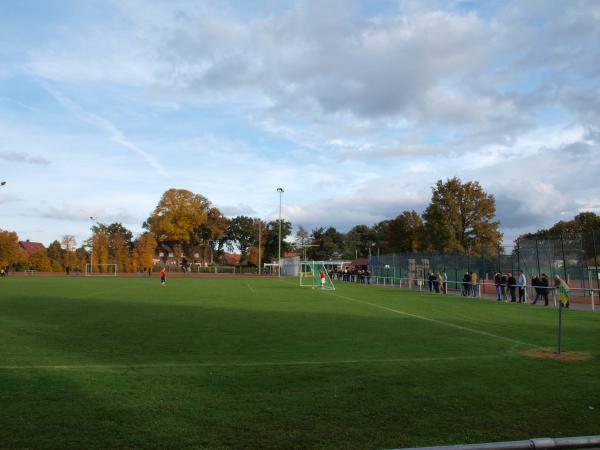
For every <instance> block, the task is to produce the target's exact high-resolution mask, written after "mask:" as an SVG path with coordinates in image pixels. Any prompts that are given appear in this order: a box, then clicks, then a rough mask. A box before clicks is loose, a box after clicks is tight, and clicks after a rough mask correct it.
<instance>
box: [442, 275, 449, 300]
mask: <svg viewBox="0 0 600 450" xmlns="http://www.w3.org/2000/svg"><path fill="white" fill-rule="evenodd" d="M442 291H443V292H444V294H447V293H448V274H447V273H446V271H445V270H444V271H443V272H442Z"/></svg>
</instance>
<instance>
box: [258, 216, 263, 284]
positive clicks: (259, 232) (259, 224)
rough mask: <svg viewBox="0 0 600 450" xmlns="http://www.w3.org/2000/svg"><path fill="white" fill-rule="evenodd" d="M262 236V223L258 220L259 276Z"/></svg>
mask: <svg viewBox="0 0 600 450" xmlns="http://www.w3.org/2000/svg"><path fill="white" fill-rule="evenodd" d="M261 234H262V221H261V220H260V219H258V274H259V275H260V265H261V262H262V261H261V258H260V256H261V255H260V244H261V237H260V235H261Z"/></svg>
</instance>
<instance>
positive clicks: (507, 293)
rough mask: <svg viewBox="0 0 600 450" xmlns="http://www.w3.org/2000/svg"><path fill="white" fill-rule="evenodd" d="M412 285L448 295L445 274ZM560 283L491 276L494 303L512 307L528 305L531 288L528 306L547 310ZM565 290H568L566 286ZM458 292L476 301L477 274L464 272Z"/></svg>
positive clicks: (357, 274)
mask: <svg viewBox="0 0 600 450" xmlns="http://www.w3.org/2000/svg"><path fill="white" fill-rule="evenodd" d="M329 276H330V277H331V279H332V280H339V281H348V282H352V283H361V284H374V277H372V276H371V273H370V271H369V269H368V267H367V266H357V267H346V268H344V269H337V268H334V269H332V270H330V271H329ZM415 281H417V284H418V283H421V282H422V281H424V282H426V283H427V287H428V288H429V291H430V292H436V293H441V294H447V293H448V275H447V274H446V271H445V270H442V271H439V272H433V271H429V273H428V275H427V277H426V278H425V279H424V280H415ZM561 283H562V284H564V285H565V286H566V282H565V281H563V280H562V279H561V278H560V277H559V276H558V275H556V276H555V279H554V284H553V285H552V286H551V283H550V278H549V277H548V275H546V274H545V273H542V274H541V275H535V276H533V277H532V278H531V284H530V285H528V284H527V277H526V276H525V274H524V273H523V272H522V271H520V270H519V271H517V272H516V274H513V273H511V272H496V273H495V274H494V285H495V288H496V300H497V301H505V302H511V303H527V288H528V287H531V288H533V291H534V293H535V297H534V298H533V301H532V302H531V303H532V304H534V305H535V304H537V303H538V301H543V302H544V305H545V306H548V300H549V295H550V292H551V291H552V290H556V289H558V287H559V286H560V285H561ZM566 287H567V289H568V286H566ZM457 288H458V289H459V290H460V292H461V294H462V295H463V296H464V297H479V296H480V295H481V282H480V280H479V278H478V275H477V273H476V272H472V271H467V272H465V274H464V276H463V278H462V282H461V283H458V286H457Z"/></svg>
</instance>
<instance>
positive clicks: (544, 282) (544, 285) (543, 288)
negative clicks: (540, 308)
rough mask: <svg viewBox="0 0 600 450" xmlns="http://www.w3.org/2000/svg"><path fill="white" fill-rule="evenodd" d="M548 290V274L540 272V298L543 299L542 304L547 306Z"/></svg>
mask: <svg viewBox="0 0 600 450" xmlns="http://www.w3.org/2000/svg"><path fill="white" fill-rule="evenodd" d="M549 290H550V279H549V278H548V275H546V274H545V273H543V274H542V279H541V280H540V293H541V294H542V298H543V299H544V305H545V306H548V294H549V293H550V292H549Z"/></svg>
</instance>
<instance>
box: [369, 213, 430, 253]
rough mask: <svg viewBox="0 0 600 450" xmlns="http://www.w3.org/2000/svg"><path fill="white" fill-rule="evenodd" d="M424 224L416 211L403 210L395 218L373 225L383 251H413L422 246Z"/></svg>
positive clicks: (378, 243)
mask: <svg viewBox="0 0 600 450" xmlns="http://www.w3.org/2000/svg"><path fill="white" fill-rule="evenodd" d="M424 230H425V227H424V224H423V220H422V219H421V216H419V214H418V213H417V212H416V211H403V212H402V213H401V214H399V215H398V216H397V217H396V218H395V219H391V220H384V221H382V222H379V223H378V224H376V225H375V226H374V227H373V231H374V232H375V234H376V238H377V245H378V247H379V248H380V250H381V252H382V253H393V252H413V251H416V250H419V249H421V248H422V246H423V245H422V241H423V236H424Z"/></svg>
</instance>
